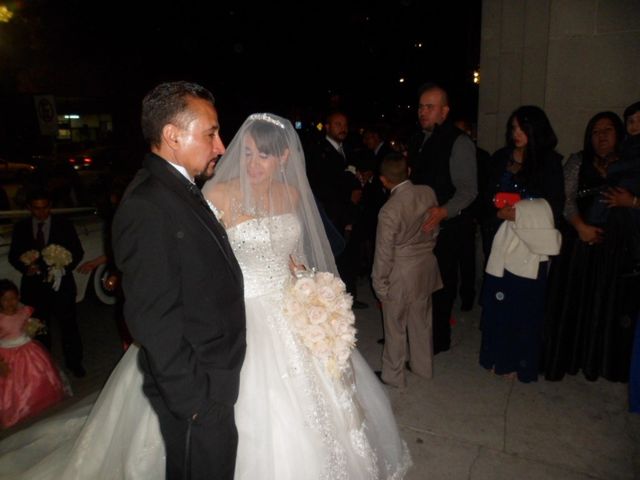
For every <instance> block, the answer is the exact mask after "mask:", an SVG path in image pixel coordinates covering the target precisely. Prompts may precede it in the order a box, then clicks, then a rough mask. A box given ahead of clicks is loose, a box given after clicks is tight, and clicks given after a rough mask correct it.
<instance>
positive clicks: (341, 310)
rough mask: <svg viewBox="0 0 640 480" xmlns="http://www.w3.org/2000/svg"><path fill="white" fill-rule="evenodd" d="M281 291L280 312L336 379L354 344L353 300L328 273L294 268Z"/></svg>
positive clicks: (345, 363)
mask: <svg viewBox="0 0 640 480" xmlns="http://www.w3.org/2000/svg"><path fill="white" fill-rule="evenodd" d="M294 274H295V278H294V279H292V281H291V284H290V285H289V286H288V288H287V289H286V292H285V298H284V305H283V312H284V314H285V316H286V317H287V318H288V319H289V321H290V322H291V324H292V325H293V327H294V331H295V332H296V334H297V336H298V338H299V339H300V341H301V342H302V343H303V344H304V345H305V347H307V348H308V349H309V351H310V352H311V354H312V355H313V356H315V357H316V358H318V359H319V360H321V361H322V363H323V364H324V366H325V368H326V369H327V371H328V372H329V374H330V375H331V376H333V377H334V378H338V377H339V376H340V374H341V373H342V371H343V370H344V369H345V368H346V367H347V365H348V362H349V358H350V356H351V351H352V350H353V348H354V347H355V344H356V329H355V327H354V323H355V315H354V314H353V311H352V310H351V305H352V303H353V299H352V298H351V295H349V294H348V293H347V292H346V289H345V285H344V283H343V282H342V280H340V279H339V278H336V277H335V276H334V275H333V274H332V273H329V272H317V271H316V270H315V268H313V269H311V270H306V269H296V270H295V271H294Z"/></svg>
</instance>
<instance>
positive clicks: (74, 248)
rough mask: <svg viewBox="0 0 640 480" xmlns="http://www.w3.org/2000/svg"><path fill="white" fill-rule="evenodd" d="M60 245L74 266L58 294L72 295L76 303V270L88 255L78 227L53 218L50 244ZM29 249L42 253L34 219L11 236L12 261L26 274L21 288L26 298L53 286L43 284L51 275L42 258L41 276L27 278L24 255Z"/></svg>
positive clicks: (23, 222)
mask: <svg viewBox="0 0 640 480" xmlns="http://www.w3.org/2000/svg"><path fill="white" fill-rule="evenodd" d="M52 244H57V245H60V246H61V247H64V248H66V249H67V250H68V251H69V252H70V253H71V256H72V260H71V263H70V264H69V265H68V266H67V267H65V275H64V276H63V277H62V282H61V284H60V289H59V290H58V291H57V292H55V294H56V295H60V296H68V297H69V298H73V300H74V301H75V296H76V291H77V289H76V282H75V280H74V278H73V271H74V270H75V268H76V267H77V266H78V264H79V263H80V261H81V260H82V257H83V255H84V250H83V249H82V244H81V243H80V239H79V238H78V234H77V233H76V230H75V228H74V227H73V225H72V224H71V222H70V221H69V220H67V219H66V218H64V217H57V216H55V215H51V228H50V229H49V238H48V240H47V245H52ZM28 250H38V245H37V242H36V239H35V238H34V236H33V226H32V219H31V217H29V218H25V219H23V220H20V221H19V222H18V223H16V224H15V226H14V228H13V235H12V237H11V247H10V249H9V262H10V263H11V265H13V267H14V268H16V269H17V270H19V271H20V272H21V273H22V281H21V283H20V288H21V291H22V295H23V296H24V297H25V298H30V296H33V295H38V292H39V291H40V290H41V289H42V288H43V286H45V287H46V288H47V290H49V289H50V288H51V287H50V286H49V285H47V284H44V283H43V280H44V278H43V277H44V276H46V275H47V265H46V264H45V263H44V261H43V260H42V257H40V259H39V262H38V263H39V265H40V271H41V272H42V273H41V275H32V276H27V275H25V273H26V271H27V266H26V265H25V264H24V263H22V261H21V260H20V256H21V255H22V254H23V253H25V252H26V251H28Z"/></svg>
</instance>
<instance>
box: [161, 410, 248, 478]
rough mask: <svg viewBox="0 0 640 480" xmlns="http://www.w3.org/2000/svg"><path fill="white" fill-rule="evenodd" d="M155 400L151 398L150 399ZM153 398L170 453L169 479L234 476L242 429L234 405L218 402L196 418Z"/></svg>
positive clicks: (168, 463)
mask: <svg viewBox="0 0 640 480" xmlns="http://www.w3.org/2000/svg"><path fill="white" fill-rule="evenodd" d="M150 400H151V399H150ZM159 401H160V402H161V400H160V399H159V398H154V399H153V400H152V402H151V403H152V405H153V407H154V410H155V411H156V413H157V414H158V419H159V421H160V431H161V432H162V437H163V439H164V443H165V448H166V453H167V470H166V473H167V475H166V480H233V474H234V471H235V466H236V452H237V448H238V430H237V429H236V425H235V420H234V416H233V407H232V406H227V405H221V404H216V405H215V406H214V407H212V409H211V410H210V411H209V412H206V413H205V414H204V415H203V416H201V418H200V419H198V420H197V421H195V422H188V421H186V420H180V419H178V418H176V417H175V416H173V415H172V414H171V413H170V412H169V411H168V410H167V409H166V407H164V406H163V405H161V406H160V405H158V402H159Z"/></svg>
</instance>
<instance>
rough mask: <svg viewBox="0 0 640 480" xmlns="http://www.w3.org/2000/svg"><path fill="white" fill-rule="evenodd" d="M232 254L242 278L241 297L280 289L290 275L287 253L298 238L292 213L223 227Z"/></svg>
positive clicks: (293, 247)
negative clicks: (225, 228) (225, 229)
mask: <svg viewBox="0 0 640 480" xmlns="http://www.w3.org/2000/svg"><path fill="white" fill-rule="evenodd" d="M227 235H228V236H229V242H230V243H231V247H232V248H233V253H234V254H235V256H236V259H237V260H238V264H239V265H240V268H241V269H242V275H243V277H244V290H245V297H246V298H251V297H257V296H260V295H264V294H272V293H275V292H278V291H280V289H281V287H282V286H283V285H284V283H285V281H286V280H287V279H288V278H290V277H291V272H290V270H289V255H290V254H291V253H292V252H294V251H295V247H296V245H297V243H298V240H299V238H300V223H299V222H298V219H297V217H296V216H295V215H294V214H291V213H287V214H283V215H277V216H274V217H268V218H261V219H253V220H247V221H245V222H242V223H240V224H238V225H235V226H233V227H231V228H229V229H228V230H227Z"/></svg>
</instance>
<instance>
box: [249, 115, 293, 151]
mask: <svg viewBox="0 0 640 480" xmlns="http://www.w3.org/2000/svg"><path fill="white" fill-rule="evenodd" d="M247 134H249V135H250V136H251V138H253V140H254V142H256V147H257V148H258V151H259V152H261V153H266V154H267V155H274V156H277V157H280V156H282V155H283V154H284V153H285V150H286V149H287V140H286V137H285V134H284V128H280V127H278V126H277V125H274V124H273V123H270V122H265V121H256V122H254V123H252V124H251V125H249V127H248V128H247Z"/></svg>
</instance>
